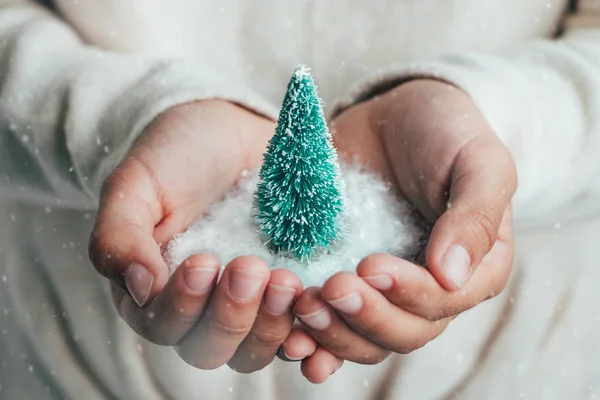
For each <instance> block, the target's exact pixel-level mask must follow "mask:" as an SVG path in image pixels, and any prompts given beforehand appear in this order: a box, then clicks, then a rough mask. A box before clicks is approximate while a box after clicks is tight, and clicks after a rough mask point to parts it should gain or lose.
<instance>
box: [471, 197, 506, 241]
mask: <svg viewBox="0 0 600 400" xmlns="http://www.w3.org/2000/svg"><path fill="white" fill-rule="evenodd" d="M500 217H501V216H500V215H499V213H498V212H497V211H495V210H494V209H493V208H491V207H488V206H479V207H477V208H476V209H475V210H473V211H472V212H471V215H470V217H469V218H468V223H467V228H468V229H469V230H470V232H471V234H472V235H473V236H474V237H475V238H476V240H477V241H478V242H479V243H481V244H483V245H485V246H486V247H487V248H488V249H490V248H491V247H492V246H493V244H494V242H495V241H496V236H497V230H498V229H497V226H498V223H499V221H500Z"/></svg>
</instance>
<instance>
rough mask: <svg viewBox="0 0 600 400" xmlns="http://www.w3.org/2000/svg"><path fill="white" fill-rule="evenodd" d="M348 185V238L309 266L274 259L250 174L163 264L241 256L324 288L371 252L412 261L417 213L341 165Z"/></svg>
mask: <svg viewBox="0 0 600 400" xmlns="http://www.w3.org/2000/svg"><path fill="white" fill-rule="evenodd" d="M342 176H343V179H344V182H345V186H346V187H345V211H344V220H343V224H344V227H345V234H344V237H343V238H341V239H340V240H338V241H337V242H336V243H334V244H333V245H332V248H331V250H330V251H328V252H326V253H322V254H318V255H314V256H313V257H312V258H311V259H310V261H309V262H302V261H299V260H296V259H294V258H293V257H290V256H286V255H280V254H273V253H272V252H271V251H270V250H269V248H268V245H265V244H264V239H265V238H264V237H261V236H260V233H259V229H258V227H257V225H256V222H255V219H254V216H253V194H254V191H255V190H256V185H257V182H258V176H257V174H256V173H252V174H248V175H247V176H246V177H244V178H243V179H242V180H241V182H240V183H239V185H238V186H237V187H236V188H235V189H233V190H232V191H231V192H230V193H229V194H228V195H227V197H225V198H224V199H223V200H222V201H219V202H216V203H214V204H212V205H211V207H210V208H209V210H208V212H207V214H206V215H205V216H204V217H203V218H201V219H199V220H198V221H196V222H195V223H193V224H192V225H191V226H190V228H189V229H188V230H187V231H186V232H184V233H182V234H180V235H178V236H176V237H175V238H174V239H173V240H172V241H171V242H170V243H169V245H168V246H167V249H166V252H165V259H166V261H167V263H168V265H169V268H170V270H171V272H173V271H174V270H175V269H176V267H177V266H178V265H179V264H181V262H183V261H184V260H185V259H186V258H187V257H189V256H190V255H192V254H196V253H210V254H213V255H214V256H216V257H217V258H218V259H219V261H220V262H221V265H222V266H225V265H226V264H227V263H228V262H229V261H231V260H233V259H234V258H236V257H239V256H243V255H254V256H258V257H260V258H262V259H263V260H265V261H266V262H267V263H268V265H269V266H270V267H271V269H277V268H288V269H290V270H292V271H294V272H295V273H296V274H297V275H298V276H299V277H300V279H301V280H302V282H303V283H304V285H305V286H313V285H318V286H321V285H322V284H323V283H324V282H325V281H326V280H327V278H329V277H330V276H331V275H333V274H335V273H336V272H339V271H344V270H348V271H354V270H355V269H356V266H357V264H358V263H359V261H360V260H361V259H362V258H364V257H366V256H368V255H370V254H373V253H389V254H393V255H395V256H399V257H404V258H408V259H412V258H414V256H415V255H416V254H417V253H418V252H419V250H420V249H421V247H422V244H423V239H424V238H425V236H426V229H425V228H424V224H423V223H422V221H421V219H420V218H419V217H417V214H416V213H415V211H414V210H413V208H412V207H411V206H410V205H409V204H408V203H406V202H404V201H400V200H398V198H397V197H396V196H395V195H394V194H393V192H392V191H391V190H390V189H389V188H388V187H387V186H386V185H385V184H384V183H383V182H382V181H381V180H380V179H379V178H378V177H377V176H375V175H373V174H372V173H369V172H367V171H365V170H364V169H362V168H359V167H356V166H344V165H342Z"/></svg>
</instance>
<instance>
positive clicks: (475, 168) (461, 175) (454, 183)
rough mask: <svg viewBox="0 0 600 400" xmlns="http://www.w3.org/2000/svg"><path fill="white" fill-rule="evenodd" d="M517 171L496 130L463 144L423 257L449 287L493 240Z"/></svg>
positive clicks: (458, 284)
mask: <svg viewBox="0 0 600 400" xmlns="http://www.w3.org/2000/svg"><path fill="white" fill-rule="evenodd" d="M516 187H517V177H516V172H515V166H514V164H513V162H512V159H511V157H510V155H509V153H508V150H507V149H506V147H505V146H504V145H503V144H502V143H501V142H500V139H498V138H497V137H496V136H495V135H480V136H476V137H475V138H474V139H472V140H471V141H469V142H468V143H467V144H466V145H464V146H463V147H462V148H461V150H460V151H459V153H458V156H457V157H456V161H455V163H454V168H453V170H452V176H451V187H450V200H449V202H448V207H447V209H446V211H445V212H444V213H443V214H442V215H441V216H440V218H439V219H438V220H437V221H436V223H435V225H434V227H433V231H432V233H431V237H430V239H429V244H428V248H427V255H426V261H427V266H428V267H429V269H430V270H431V273H432V274H433V276H434V277H435V278H436V279H437V280H438V282H440V284H441V285H442V286H443V287H445V288H446V289H448V290H459V289H461V288H462V287H463V286H464V285H465V284H466V282H467V281H468V280H469V278H470V277H471V275H472V274H473V271H474V269H475V268H476V267H477V266H478V265H479V263H480V262H481V260H482V259H483V257H484V256H485V255H486V254H487V253H488V252H489V251H490V250H491V249H492V246H493V245H494V243H495V242H496V237H497V235H498V229H499V227H500V223H501V221H502V218H503V215H504V211H505V210H506V208H507V206H508V205H509V202H510V199H511V198H512V196H513V194H514V192H515V189H516Z"/></svg>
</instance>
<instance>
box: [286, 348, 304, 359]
mask: <svg viewBox="0 0 600 400" xmlns="http://www.w3.org/2000/svg"><path fill="white" fill-rule="evenodd" d="M281 352H282V353H283V356H284V357H285V358H287V359H288V360H289V361H301V360H304V359H305V358H306V356H303V357H300V358H296V357H290V356H289V355H288V353H286V352H285V347H283V346H282V347H281Z"/></svg>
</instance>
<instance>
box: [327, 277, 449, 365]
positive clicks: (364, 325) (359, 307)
mask: <svg viewBox="0 0 600 400" xmlns="http://www.w3.org/2000/svg"><path fill="white" fill-rule="evenodd" d="M321 296H322V298H323V300H325V301H327V302H328V303H329V304H330V305H331V306H332V307H334V308H335V309H336V311H337V312H338V313H340V314H341V316H342V318H343V319H344V321H345V322H346V323H347V324H348V325H349V326H351V327H352V328H353V329H354V330H355V331H357V332H360V333H361V334H363V335H364V336H365V337H367V338H369V340H372V341H373V342H375V343H377V344H378V345H380V346H381V347H383V348H386V349H389V350H392V351H394V352H396V353H401V354H406V353H410V352H412V351H414V350H416V349H418V348H420V347H422V346H424V345H425V344H427V343H428V342H430V341H431V340H433V339H435V338H436V337H437V336H438V335H439V334H440V333H442V332H443V331H444V329H445V328H446V326H447V325H448V323H449V322H450V319H444V320H440V321H435V322H432V321H429V320H427V319H425V318H422V317H420V316H417V315H414V314H412V313H410V312H408V311H406V310H403V309H402V308H399V307H397V306H396V305H394V304H392V303H390V302H389V301H388V300H387V299H386V298H385V297H384V296H383V295H382V294H381V293H379V292H378V291H377V290H375V289H374V288H372V287H370V286H369V285H368V284H367V283H366V282H365V281H364V280H363V279H361V278H360V277H358V276H356V275H354V274H352V273H349V272H340V273H338V274H336V275H334V276H333V277H331V278H329V279H328V280H327V282H325V285H323V290H322V292H321Z"/></svg>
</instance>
